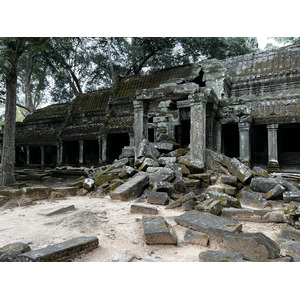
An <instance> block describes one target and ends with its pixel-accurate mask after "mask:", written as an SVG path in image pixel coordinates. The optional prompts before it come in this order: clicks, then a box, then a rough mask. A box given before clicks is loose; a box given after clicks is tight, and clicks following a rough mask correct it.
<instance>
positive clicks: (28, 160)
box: [26, 146, 30, 166]
mask: <svg viewBox="0 0 300 300" xmlns="http://www.w3.org/2000/svg"><path fill="white" fill-rule="evenodd" d="M26 165H27V166H28V165H30V146H26Z"/></svg>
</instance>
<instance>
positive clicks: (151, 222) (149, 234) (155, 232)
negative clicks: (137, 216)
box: [142, 216, 178, 245]
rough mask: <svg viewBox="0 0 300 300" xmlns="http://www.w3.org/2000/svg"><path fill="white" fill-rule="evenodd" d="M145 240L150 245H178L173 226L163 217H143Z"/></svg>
mask: <svg viewBox="0 0 300 300" xmlns="http://www.w3.org/2000/svg"><path fill="white" fill-rule="evenodd" d="M142 223H143V228H144V238H145V242H146V244H148V245H156V244H172V245H176V244H177V241H178V239H177V236H176V233H175V231H174V229H173V227H172V226H170V225H169V224H168V223H167V222H166V220H165V219H164V218H163V217H161V216H155V217H150V216H143V217H142Z"/></svg>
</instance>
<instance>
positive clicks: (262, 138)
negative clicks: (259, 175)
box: [251, 125, 268, 165]
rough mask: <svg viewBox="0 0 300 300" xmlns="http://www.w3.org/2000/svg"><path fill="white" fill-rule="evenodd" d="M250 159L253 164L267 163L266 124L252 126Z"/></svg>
mask: <svg viewBox="0 0 300 300" xmlns="http://www.w3.org/2000/svg"><path fill="white" fill-rule="evenodd" d="M251 161H252V164H253V165H255V164H262V165H267V163H268V132H267V128H266V125H254V126H252V130H251Z"/></svg>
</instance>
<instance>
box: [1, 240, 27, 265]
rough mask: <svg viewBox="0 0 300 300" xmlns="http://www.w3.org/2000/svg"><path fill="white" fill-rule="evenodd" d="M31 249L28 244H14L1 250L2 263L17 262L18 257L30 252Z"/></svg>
mask: <svg viewBox="0 0 300 300" xmlns="http://www.w3.org/2000/svg"><path fill="white" fill-rule="evenodd" d="M30 250H31V248H30V246H29V245H28V244H24V243H20V242H17V243H12V244H8V245H5V246H3V247H1V248H0V262H1V261H2V262H11V261H15V259H16V257H17V256H18V255H19V254H21V253H24V252H28V251H30Z"/></svg>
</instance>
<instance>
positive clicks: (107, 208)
mask: <svg viewBox="0 0 300 300" xmlns="http://www.w3.org/2000/svg"><path fill="white" fill-rule="evenodd" d="M137 201H138V199H136V200H132V201H117V200H111V199H110V197H109V196H105V197H102V198H90V197H88V196H85V197H78V196H76V197H68V198H66V199H63V200H57V201H50V200H41V201H36V204H35V205H30V206H26V207H16V208H14V209H8V210H2V209H1V210H0V247H2V246H4V245H6V244H9V243H13V242H24V243H29V244H30V247H31V249H32V250H36V249H40V248H43V247H46V246H48V245H52V244H56V243H60V242H62V241H65V240H68V239H72V238H75V237H78V236H96V237H98V239H99V247H98V248H97V249H95V250H93V251H92V252H90V253H88V254H86V255H83V256H82V257H79V258H77V259H75V261H77V262H79V261H80V262H117V261H126V259H128V258H129V257H130V256H131V257H134V259H133V260H132V261H133V262H143V261H156V262H197V261H199V260H198V255H199V253H200V252H201V251H204V250H207V249H209V248H207V247H201V246H199V245H189V244H186V243H185V242H184V238H183V237H184V234H185V232H186V230H187V229H186V228H184V227H182V226H180V225H178V224H176V222H175V221H174V217H175V216H178V215H180V214H182V213H184V211H183V209H182V208H177V209H169V210H167V209H165V208H164V207H163V206H160V205H157V206H156V207H157V208H158V209H159V213H158V215H160V216H163V217H164V218H165V219H166V221H167V222H168V223H169V224H171V225H172V226H173V228H174V230H175V232H176V234H177V236H178V245H176V246H175V245H146V244H145V242H144V239H143V229H142V222H141V218H142V215H141V214H132V213H130V206H131V204H133V203H135V202H137ZM141 203H143V202H141ZM61 205H74V206H75V210H73V211H69V212H66V213H63V214H58V215H53V216H44V215H41V214H39V213H40V212H42V211H44V210H48V209H50V208H54V207H59V206H61ZM153 206H155V205H153ZM242 224H243V231H244V232H258V231H260V232H263V233H264V234H266V235H267V236H269V237H270V238H271V239H273V240H275V239H276V237H277V235H278V234H279V232H280V228H281V227H283V226H284V227H286V226H287V225H286V224H270V223H269V224H265V223H253V222H242Z"/></svg>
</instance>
